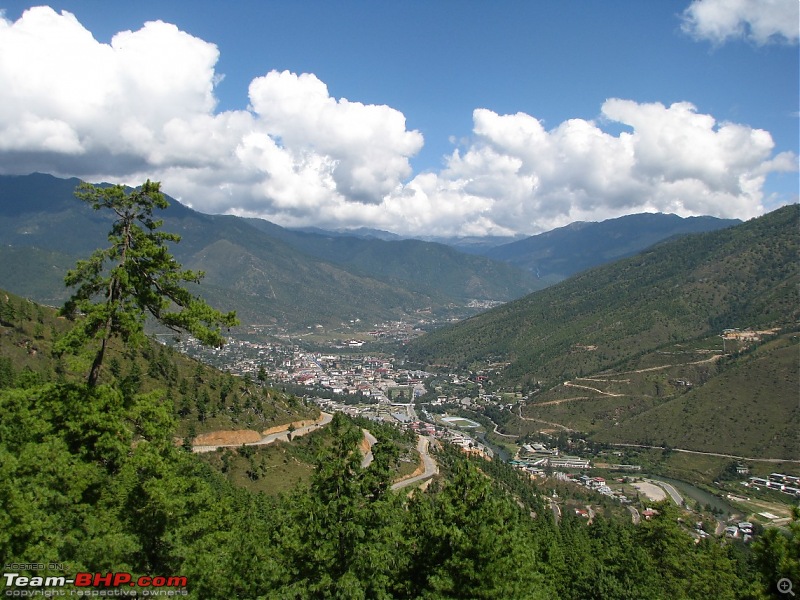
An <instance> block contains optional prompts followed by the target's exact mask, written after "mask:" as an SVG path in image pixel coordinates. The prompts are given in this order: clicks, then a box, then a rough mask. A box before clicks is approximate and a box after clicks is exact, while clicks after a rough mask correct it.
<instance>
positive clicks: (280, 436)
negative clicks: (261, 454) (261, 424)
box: [192, 412, 333, 452]
mask: <svg viewBox="0 0 800 600" xmlns="http://www.w3.org/2000/svg"><path fill="white" fill-rule="evenodd" d="M320 417H321V419H320V420H319V421H317V422H316V423H312V424H311V425H306V426H304V427H298V428H297V429H295V430H294V431H293V432H292V433H291V436H292V439H294V438H296V437H299V436H301V435H306V434H307V433H310V432H312V431H316V430H317V429H319V428H320V427H324V426H325V425H327V424H328V423H330V422H331V421H332V420H333V415H332V414H330V413H326V412H320ZM289 435H290V434H289V432H288V431H281V432H278V433H271V434H269V435H265V436H264V437H262V438H261V439H260V440H258V441H257V442H250V443H248V444H244V445H245V446H266V445H268V444H272V443H273V442H275V441H277V440H280V441H283V442H288V441H291V440H290V439H289ZM241 447H242V444H219V445H217V446H194V447H193V448H192V452H214V450H216V449H217V448H241Z"/></svg>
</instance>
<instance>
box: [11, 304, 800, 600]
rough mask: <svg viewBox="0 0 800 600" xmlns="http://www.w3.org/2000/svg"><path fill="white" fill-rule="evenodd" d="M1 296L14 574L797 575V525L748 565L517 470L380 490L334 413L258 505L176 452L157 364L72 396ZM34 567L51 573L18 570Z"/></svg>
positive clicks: (75, 375)
mask: <svg viewBox="0 0 800 600" xmlns="http://www.w3.org/2000/svg"><path fill="white" fill-rule="evenodd" d="M5 297H6V295H5V294H3V295H0V299H2V300H3V304H0V306H2V307H3V312H2V324H1V325H0V334H2V335H0V349H1V350H2V352H3V354H2V356H3V360H2V361H1V362H0V366H2V369H0V374H1V375H2V376H0V471H1V472H2V477H0V558H2V559H3V561H4V564H9V563H25V564H28V565H31V564H33V565H34V566H31V567H30V568H29V569H27V570H24V569H22V570H21V569H17V571H18V572H19V573H21V574H23V575H24V574H27V575H31V576H36V575H40V576H45V575H54V576H59V575H64V574H65V573H66V574H67V575H68V576H69V575H74V574H75V573H77V572H102V573H108V572H120V571H123V572H130V573H132V574H133V575H134V576H139V575H147V576H158V575H163V576H181V577H186V584H187V588H186V589H187V590H188V596H189V597H192V598H198V599H202V600H213V599H217V598H219V599H223V598H225V599H227V598H253V599H256V598H486V599H496V598H504V599H505V598H508V599H515V598H533V599H542V600H544V599H550V598H564V599H575V600H579V599H587V598H589V599H592V598H596V599H604V600H609V599H616V598H619V599H622V598H628V599H640V598H654V599H659V598H663V599H665V600H666V599H673V598H703V599H705V598H709V597H713V598H721V599H733V598H752V599H761V598H769V597H771V595H770V594H771V593H772V592H773V591H774V590H775V582H776V581H777V580H778V579H779V578H780V577H792V578H794V579H795V580H797V578H798V577H800V573H798V567H797V565H798V564H800V562H799V561H800V556H798V544H797V540H798V534H800V531H798V523H797V522H795V523H794V524H792V525H791V527H790V530H788V531H786V532H780V531H778V530H772V532H767V533H765V534H764V535H763V536H762V540H761V541H759V542H758V543H756V544H754V545H753V546H752V550H747V549H745V548H744V547H741V546H738V545H731V544H723V543H721V542H719V541H717V540H706V541H703V542H701V543H699V544H696V543H695V542H694V540H693V539H692V538H691V537H690V536H689V535H688V533H686V531H685V529H683V528H682V526H681V524H680V523H679V521H678V517H679V514H678V512H677V509H676V508H674V507H672V506H671V505H669V504H662V505H659V506H658V508H659V511H660V512H659V514H658V515H657V516H656V517H655V518H654V519H653V520H652V521H649V522H643V523H642V524H641V525H639V526H634V525H632V524H631V523H630V522H629V521H628V520H624V521H618V520H606V519H603V518H600V517H596V518H595V519H594V521H593V523H592V524H591V525H587V524H586V523H585V521H583V520H581V519H578V518H576V517H572V516H571V515H569V514H565V515H564V516H563V518H562V519H561V522H560V523H559V524H556V522H555V521H554V520H553V517H552V512H551V510H550V508H549V507H548V504H547V502H548V501H547V498H546V496H545V495H543V494H542V493H541V492H540V491H539V490H538V489H537V488H536V487H535V486H534V485H532V484H531V482H529V481H526V480H524V479H523V478H522V477H521V475H520V474H519V473H518V472H517V471H514V470H512V469H510V467H508V466H507V465H505V464H503V463H487V462H485V461H483V460H480V459H474V460H467V459H466V458H465V457H464V456H463V455H461V454H460V453H459V452H456V451H455V450H450V449H447V448H445V449H444V450H442V451H440V452H439V453H438V454H437V455H436V460H437V462H438V463H439V466H440V468H441V470H442V473H443V476H442V477H440V478H439V479H438V480H437V481H435V482H434V483H433V484H432V485H431V486H430V487H429V488H428V489H427V491H425V492H421V491H417V492H414V493H413V494H412V495H411V496H410V497H409V496H407V495H406V494H405V493H402V494H401V493H395V492H393V491H392V490H391V487H390V484H391V482H392V480H393V478H394V475H393V474H394V473H395V470H396V468H397V458H398V451H397V449H396V447H395V445H394V444H393V443H392V442H391V439H389V438H384V439H381V438H379V443H378V444H376V445H375V446H373V454H374V461H373V463H372V464H371V465H370V466H369V467H368V468H366V469H365V468H362V467H361V455H360V453H359V452H358V444H359V442H360V440H361V438H362V431H361V428H360V426H356V425H354V424H353V423H351V422H350V421H349V420H348V419H346V418H344V417H342V416H337V417H336V418H334V420H333V422H332V423H331V424H330V425H329V426H328V428H329V431H327V432H326V433H327V436H328V438H327V439H328V441H327V442H326V443H324V444H321V445H320V446H319V448H318V455H317V457H316V461H315V462H316V468H315V472H314V475H313V476H312V478H311V481H310V483H309V484H308V485H305V486H300V487H297V488H295V489H294V490H293V491H291V492H289V493H288V494H285V495H281V496H277V497H270V496H268V495H264V494H255V493H252V492H250V491H248V490H246V489H243V488H237V487H234V486H233V485H231V484H230V483H229V482H228V481H227V480H226V479H225V478H224V477H223V476H222V475H221V474H220V473H218V472H216V471H214V470H213V469H212V468H210V467H209V466H207V464H206V463H204V462H202V461H201V460H200V459H199V458H198V457H197V456H196V455H194V454H192V453H190V452H188V451H187V450H186V449H185V447H183V446H182V445H181V444H180V443H177V442H179V440H176V437H180V436H176V431H177V428H178V427H180V426H181V422H182V420H186V419H187V418H188V419H190V420H193V421H196V422H199V421H197V420H196V415H194V413H192V414H189V415H181V414H180V411H179V410H176V406H175V400H176V398H174V397H172V396H171V394H170V390H171V389H172V390H174V387H173V384H172V383H171V382H172V378H171V376H170V374H169V371H170V370H171V367H169V366H168V365H169V361H166V360H163V361H162V360H161V359H159V358H158V355H157V354H156V359H155V360H154V361H152V364H154V365H156V366H155V367H154V368H153V370H152V373H150V372H149V368H148V379H147V380H146V381H147V385H140V386H138V387H137V386H134V385H133V384H134V383H136V378H131V377H129V376H121V377H118V376H115V375H114V374H113V371H114V370H117V368H118V370H119V373H120V374H128V375H130V374H132V373H134V374H135V372H136V370H137V366H136V365H138V364H140V360H141V357H140V356H138V355H137V356H135V357H131V356H129V355H127V354H126V353H125V352H120V353H119V354H117V355H115V356H114V358H115V359H116V361H117V367H114V368H113V369H112V368H109V371H110V372H111V375H112V376H113V377H111V376H109V377H108V378H107V379H106V380H105V383H103V381H102V380H101V382H100V385H98V386H96V387H94V388H91V387H88V386H87V385H86V384H85V383H82V382H79V380H80V379H82V376H83V375H84V371H85V367H86V365H82V363H81V360H85V357H84V358H82V357H81V356H78V357H77V358H76V359H75V360H76V361H77V362H75V363H68V364H63V363H60V362H59V361H57V360H53V359H50V358H49V357H48V344H49V343H51V342H52V338H51V337H50V336H53V337H58V336H59V335H62V334H63V331H64V328H65V327H67V326H68V324H67V323H66V322H63V321H59V320H55V321H54V322H50V321H48V319H47V310H46V309H43V308H42V307H39V306H37V305H35V304H32V303H29V302H28V301H25V300H22V299H18V298H14V297H11V296H9V297H8V300H6V299H5ZM10 307H13V314H12V310H10ZM37 325H39V327H37ZM40 360H41V361H42V362H37V361H40ZM176 360H178V359H176ZM159 365H162V366H165V369H166V370H167V371H168V373H167V374H166V375H165V374H161V375H158V373H157V372H158V370H159V368H158V366H159ZM177 372H178V380H180V378H181V373H182V372H183V371H182V368H181V367H180V366H178V367H177ZM197 372H198V374H199V375H200V377H201V378H202V379H203V380H205V381H204V383H203V384H202V385H206V384H208V385H209V387H208V388H206V387H200V388H198V390H199V393H200V394H202V390H203V389H209V390H215V389H216V390H217V391H219V389H220V387H215V386H221V385H223V384H224V382H225V381H227V379H226V376H225V375H224V374H219V373H214V372H212V371H209V370H205V369H203V370H197ZM143 381H145V378H144V376H143V374H142V377H141V378H140V379H139V383H142V382H143ZM211 382H216V383H214V385H210V384H211ZM237 385H238V382H237ZM178 386H180V384H179V383H178ZM234 389H236V390H239V388H236V387H235V388H234ZM252 392H255V390H252ZM232 393H233V392H232ZM266 393H267V396H276V397H279V396H280V394H279V393H278V392H275V391H274V390H273V391H270V390H266ZM225 412H230V411H229V410H227V411H225ZM50 563H60V564H62V565H63V566H64V571H47V567H42V568H38V567H36V566H35V565H37V564H41V565H48V564H50ZM12 587H13V586H12ZM8 591H10V592H12V593H13V592H14V591H19V590H14V589H9V590H8ZM84 591H87V592H91V591H92V590H84ZM94 591H97V590H94ZM104 591H105V592H107V593H108V592H114V591H115V590H104ZM116 591H119V590H116ZM125 591H135V590H134V589H132V588H131V589H129V590H125ZM139 591H140V592H141V590H139ZM67 593H69V592H67Z"/></svg>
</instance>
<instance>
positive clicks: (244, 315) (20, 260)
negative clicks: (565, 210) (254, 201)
mask: <svg viewBox="0 0 800 600" xmlns="http://www.w3.org/2000/svg"><path fill="white" fill-rule="evenodd" d="M78 183H79V181H78V180H77V179H57V178H55V177H51V176H48V175H41V174H33V175H29V176H22V177H13V176H4V177H0V217H1V218H0V238H2V240H3V243H4V244H3V246H2V247H0V285H3V286H5V287H6V288H7V289H9V290H10V291H13V292H15V293H18V294H21V295H26V296H30V297H32V298H34V299H36V300H39V301H42V302H45V303H48V304H59V303H60V302H62V301H63V300H64V299H65V297H66V295H67V290H66V289H65V288H64V286H63V277H64V274H65V273H66V269H67V268H70V267H71V266H72V265H74V263H75V260H76V259H78V258H83V257H86V256H88V255H89V254H90V253H91V252H92V251H93V250H94V249H96V248H98V247H103V246H104V245H106V243H107V242H106V239H105V238H106V235H107V233H108V230H109V228H110V220H109V217H108V215H103V214H101V213H97V212H95V211H93V210H92V209H91V208H90V207H89V206H87V205H85V204H84V203H82V202H80V201H79V200H77V199H76V198H75V197H74V195H73V192H74V190H75V187H76V186H77V185H78ZM163 220H164V225H163V229H164V231H168V232H173V233H177V234H179V235H180V236H181V238H182V239H181V242H180V244H177V245H175V246H174V247H173V248H172V251H173V253H174V254H175V256H176V258H177V259H178V261H179V262H181V263H182V264H183V265H184V266H185V267H187V268H191V269H194V270H200V271H204V272H205V274H206V277H205V279H204V281H203V283H202V285H201V287H200V288H199V289H198V292H199V293H201V294H202V295H203V296H204V297H205V298H206V299H207V300H208V301H209V302H211V303H212V304H214V305H215V306H218V307H220V309H222V310H231V309H235V310H236V311H237V312H238V314H239V316H240V318H241V319H242V321H243V322H245V323H275V324H278V325H281V326H284V327H287V326H290V327H295V328H302V327H305V326H308V325H312V324H316V323H323V324H338V323H339V322H342V321H349V320H354V319H361V320H365V321H380V320H386V319H401V318H407V317H408V316H409V315H414V314H415V313H416V312H417V311H419V310H421V309H424V308H427V309H431V308H433V309H434V310H435V309H437V308H442V307H446V306H451V305H458V306H464V305H465V304H467V303H468V302H469V301H470V300H473V299H476V300H483V301H499V302H502V301H506V300H510V299H512V298H515V297H519V296H522V295H524V294H525V293H528V292H530V291H531V290H533V289H535V288H536V281H535V279H534V277H533V276H531V275H529V274H527V273H525V272H524V271H521V270H519V269H517V268H515V267H512V266H510V265H506V264H504V263H500V262H496V261H492V260H491V259H487V258H484V257H478V256H468V255H464V254H461V253H458V252H457V251H455V250H453V249H452V248H449V247H447V246H444V245H442V244H434V243H426V242H419V241H415V240H399V241H384V240H377V239H372V240H363V239H359V238H354V237H348V238H341V239H339V238H335V239H333V241H332V238H331V237H330V236H326V235H319V234H310V233H304V232H292V231H289V230H285V229H283V228H281V227H279V226H277V225H274V224H272V223H268V222H266V221H259V220H249V219H243V218H239V217H234V216H225V215H205V214H202V213H198V212H196V211H194V210H192V209H190V208H187V207H186V206H184V205H182V204H181V203H179V202H177V201H175V200H173V199H170V206H169V208H167V209H166V210H165V211H164V212H163ZM337 242H338V243H337Z"/></svg>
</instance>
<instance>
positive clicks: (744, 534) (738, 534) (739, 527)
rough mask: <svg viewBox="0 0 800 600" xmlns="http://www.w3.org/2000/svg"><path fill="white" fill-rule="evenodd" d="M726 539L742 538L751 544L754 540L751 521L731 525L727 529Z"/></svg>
mask: <svg viewBox="0 0 800 600" xmlns="http://www.w3.org/2000/svg"><path fill="white" fill-rule="evenodd" d="M725 537H729V538H734V539H738V538H741V539H742V541H744V542H749V541H750V540H751V539H753V524H752V523H750V522H749V521H742V522H741V523H738V524H736V525H730V526H729V527H726V528H725Z"/></svg>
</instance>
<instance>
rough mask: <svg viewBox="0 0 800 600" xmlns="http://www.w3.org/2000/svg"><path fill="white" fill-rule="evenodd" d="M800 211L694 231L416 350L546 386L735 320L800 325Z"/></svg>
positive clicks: (420, 358)
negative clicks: (494, 366)
mask: <svg viewBox="0 0 800 600" xmlns="http://www.w3.org/2000/svg"><path fill="white" fill-rule="evenodd" d="M797 231H798V207H797V206H787V207H784V208H781V209H779V210H777V211H774V212H773V213H770V214H768V215H766V216H764V217H761V218H758V219H754V220H752V221H749V222H747V223H744V224H742V225H739V226H736V227H733V228H730V229H726V230H722V231H717V232H712V233H706V234H698V235H693V236H688V237H685V238H682V239H679V240H676V241H673V242H669V243H664V244H662V245H659V246H656V247H654V248H652V249H650V250H648V251H646V252H643V253H642V254H639V255H637V256H635V257H632V258H629V259H625V260H622V261H619V262H617V263H614V264H611V265H607V266H603V267H598V268H596V269H592V270H590V271H587V272H585V273H582V274H580V275H577V276H575V277H572V278H571V279H569V280H567V281H564V282H563V283H561V284H558V285H556V286H553V287H551V288H548V289H546V290H543V291H540V292H536V293H534V294H531V295H529V296H526V297H525V298H523V299H520V300H517V301H514V302H509V303H507V304H505V305H503V306H501V307H498V308H496V309H494V310H491V311H489V312H487V313H484V314H481V315H478V316H476V317H473V318H471V319H468V320H466V321H464V322H461V323H458V324H456V325H454V326H452V327H448V328H444V329H441V330H439V331H436V332H433V333H431V334H429V335H426V336H424V337H423V338H421V339H419V340H417V341H415V342H414V343H413V344H411V345H410V346H409V349H408V358H409V359H410V360H412V361H414V362H416V363H420V364H426V365H431V364H444V365H449V366H453V367H456V366H461V367H464V368H473V369H484V368H486V367H487V365H488V364H490V363H498V362H500V363H508V364H507V366H506V368H504V369H503V370H502V371H501V372H500V373H499V374H498V379H499V380H500V381H501V382H503V383H506V384H517V385H532V384H533V383H534V382H542V383H543V384H544V386H545V387H548V386H549V385H553V384H555V383H557V382H559V381H561V380H563V379H565V378H570V377H573V376H582V375H586V374H589V373H595V372H597V371H600V370H602V369H606V368H609V367H612V366H613V365H616V364H618V363H621V362H622V361H625V360H627V359H630V358H632V357H635V356H637V355H641V354H644V353H647V352H650V351H652V350H654V349H656V348H659V347H660V346H663V345H666V344H669V343H675V342H677V341H683V340H693V339H696V338H701V337H705V336H708V335H718V334H720V333H722V330H723V329H725V328H731V327H735V328H741V329H744V328H747V327H753V328H766V327H774V326H782V325H790V324H794V323H795V322H796V321H797V317H798V314H799V313H798V308H799V307H798V303H797V296H796V287H797V283H798V262H797V257H798V234H797Z"/></svg>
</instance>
